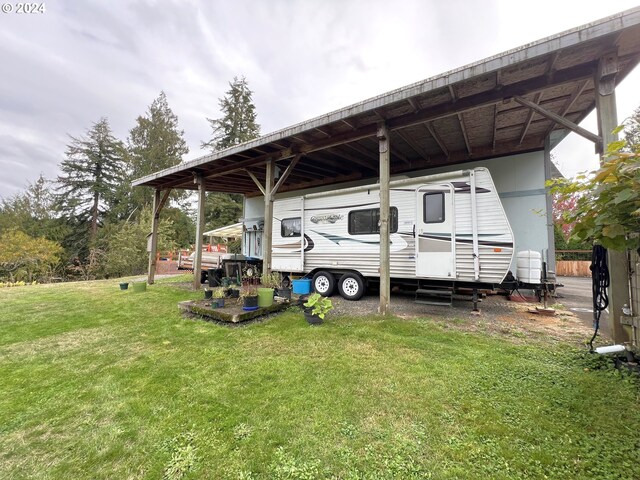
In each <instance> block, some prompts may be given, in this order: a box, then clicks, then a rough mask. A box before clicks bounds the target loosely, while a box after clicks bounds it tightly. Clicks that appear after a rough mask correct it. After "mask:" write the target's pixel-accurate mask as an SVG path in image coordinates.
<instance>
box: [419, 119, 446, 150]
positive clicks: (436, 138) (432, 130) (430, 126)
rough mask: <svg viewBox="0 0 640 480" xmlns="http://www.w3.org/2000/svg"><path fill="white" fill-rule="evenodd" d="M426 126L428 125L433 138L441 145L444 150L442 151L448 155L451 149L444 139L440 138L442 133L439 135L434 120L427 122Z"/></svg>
mask: <svg viewBox="0 0 640 480" xmlns="http://www.w3.org/2000/svg"><path fill="white" fill-rule="evenodd" d="M425 126H426V127H427V130H428V131H429V133H430V134H431V136H432V137H433V139H434V140H435V141H436V143H437V144H438V146H439V147H440V150H442V153H444V154H445V155H446V156H449V149H448V148H447V146H446V145H445V144H444V140H442V138H440V135H438V133H437V132H436V128H435V127H434V126H433V122H428V123H425Z"/></svg>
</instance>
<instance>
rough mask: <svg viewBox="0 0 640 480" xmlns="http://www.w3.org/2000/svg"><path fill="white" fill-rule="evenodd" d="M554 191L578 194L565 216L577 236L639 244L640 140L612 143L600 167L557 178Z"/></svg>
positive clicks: (614, 244) (615, 244) (620, 247)
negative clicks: (574, 176)
mask: <svg viewBox="0 0 640 480" xmlns="http://www.w3.org/2000/svg"><path fill="white" fill-rule="evenodd" d="M636 112H637V111H636ZM621 129H622V127H619V129H618V132H619V131H620V130H621ZM628 138H633V137H628ZM552 192H553V193H557V194H559V195H560V197H561V198H570V197H572V196H577V200H576V202H575V208H574V209H573V210H570V211H567V212H564V214H563V217H562V219H563V222H564V223H568V224H571V223H573V224H575V226H574V229H573V237H574V238H576V239H578V240H580V241H594V242H596V243H598V244H601V245H602V246H604V247H606V248H609V249H612V250H617V251H625V250H627V249H633V250H635V249H638V248H640V235H639V232H640V143H636V144H630V143H628V142H627V141H626V140H620V141H617V142H613V143H611V144H609V146H608V148H607V155H606V158H605V161H604V162H603V164H602V166H601V167H600V168H599V169H598V170H596V171H594V172H591V174H590V175H589V176H587V175H579V176H578V177H576V179H575V180H567V179H562V180H556V181H555V182H553V183H552Z"/></svg>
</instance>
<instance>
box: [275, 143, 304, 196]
mask: <svg viewBox="0 0 640 480" xmlns="http://www.w3.org/2000/svg"><path fill="white" fill-rule="evenodd" d="M301 158H302V154H301V153H299V154H298V155H296V156H295V157H293V160H291V163H290V164H289V165H287V168H286V170H285V171H284V172H282V175H280V179H279V180H278V183H276V185H275V187H273V191H272V192H271V200H272V201H273V197H274V195H275V194H276V193H278V190H279V189H280V187H281V186H282V185H283V184H284V182H285V181H286V180H287V178H288V177H289V175H290V174H291V172H292V171H293V169H294V168H296V165H297V164H298V162H299V161H300V159H301Z"/></svg>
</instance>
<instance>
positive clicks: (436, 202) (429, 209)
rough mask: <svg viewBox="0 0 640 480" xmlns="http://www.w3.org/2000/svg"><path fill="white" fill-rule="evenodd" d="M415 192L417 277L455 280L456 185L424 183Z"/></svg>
mask: <svg viewBox="0 0 640 480" xmlns="http://www.w3.org/2000/svg"><path fill="white" fill-rule="evenodd" d="M416 192H417V195H416V202H417V205H416V222H415V237H416V277H420V278H436V279H454V278H455V277H456V268H455V257H456V244H455V215H454V198H453V187H452V185H451V184H444V185H424V186H422V187H419V188H418V189H417V190H416Z"/></svg>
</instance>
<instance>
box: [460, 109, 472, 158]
mask: <svg viewBox="0 0 640 480" xmlns="http://www.w3.org/2000/svg"><path fill="white" fill-rule="evenodd" d="M458 122H459V123H460V130H462V138H464V144H465V146H466V147H467V152H469V155H472V153H471V143H470V142H469V135H467V128H466V127H465V125H464V118H462V113H459V114H458Z"/></svg>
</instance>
